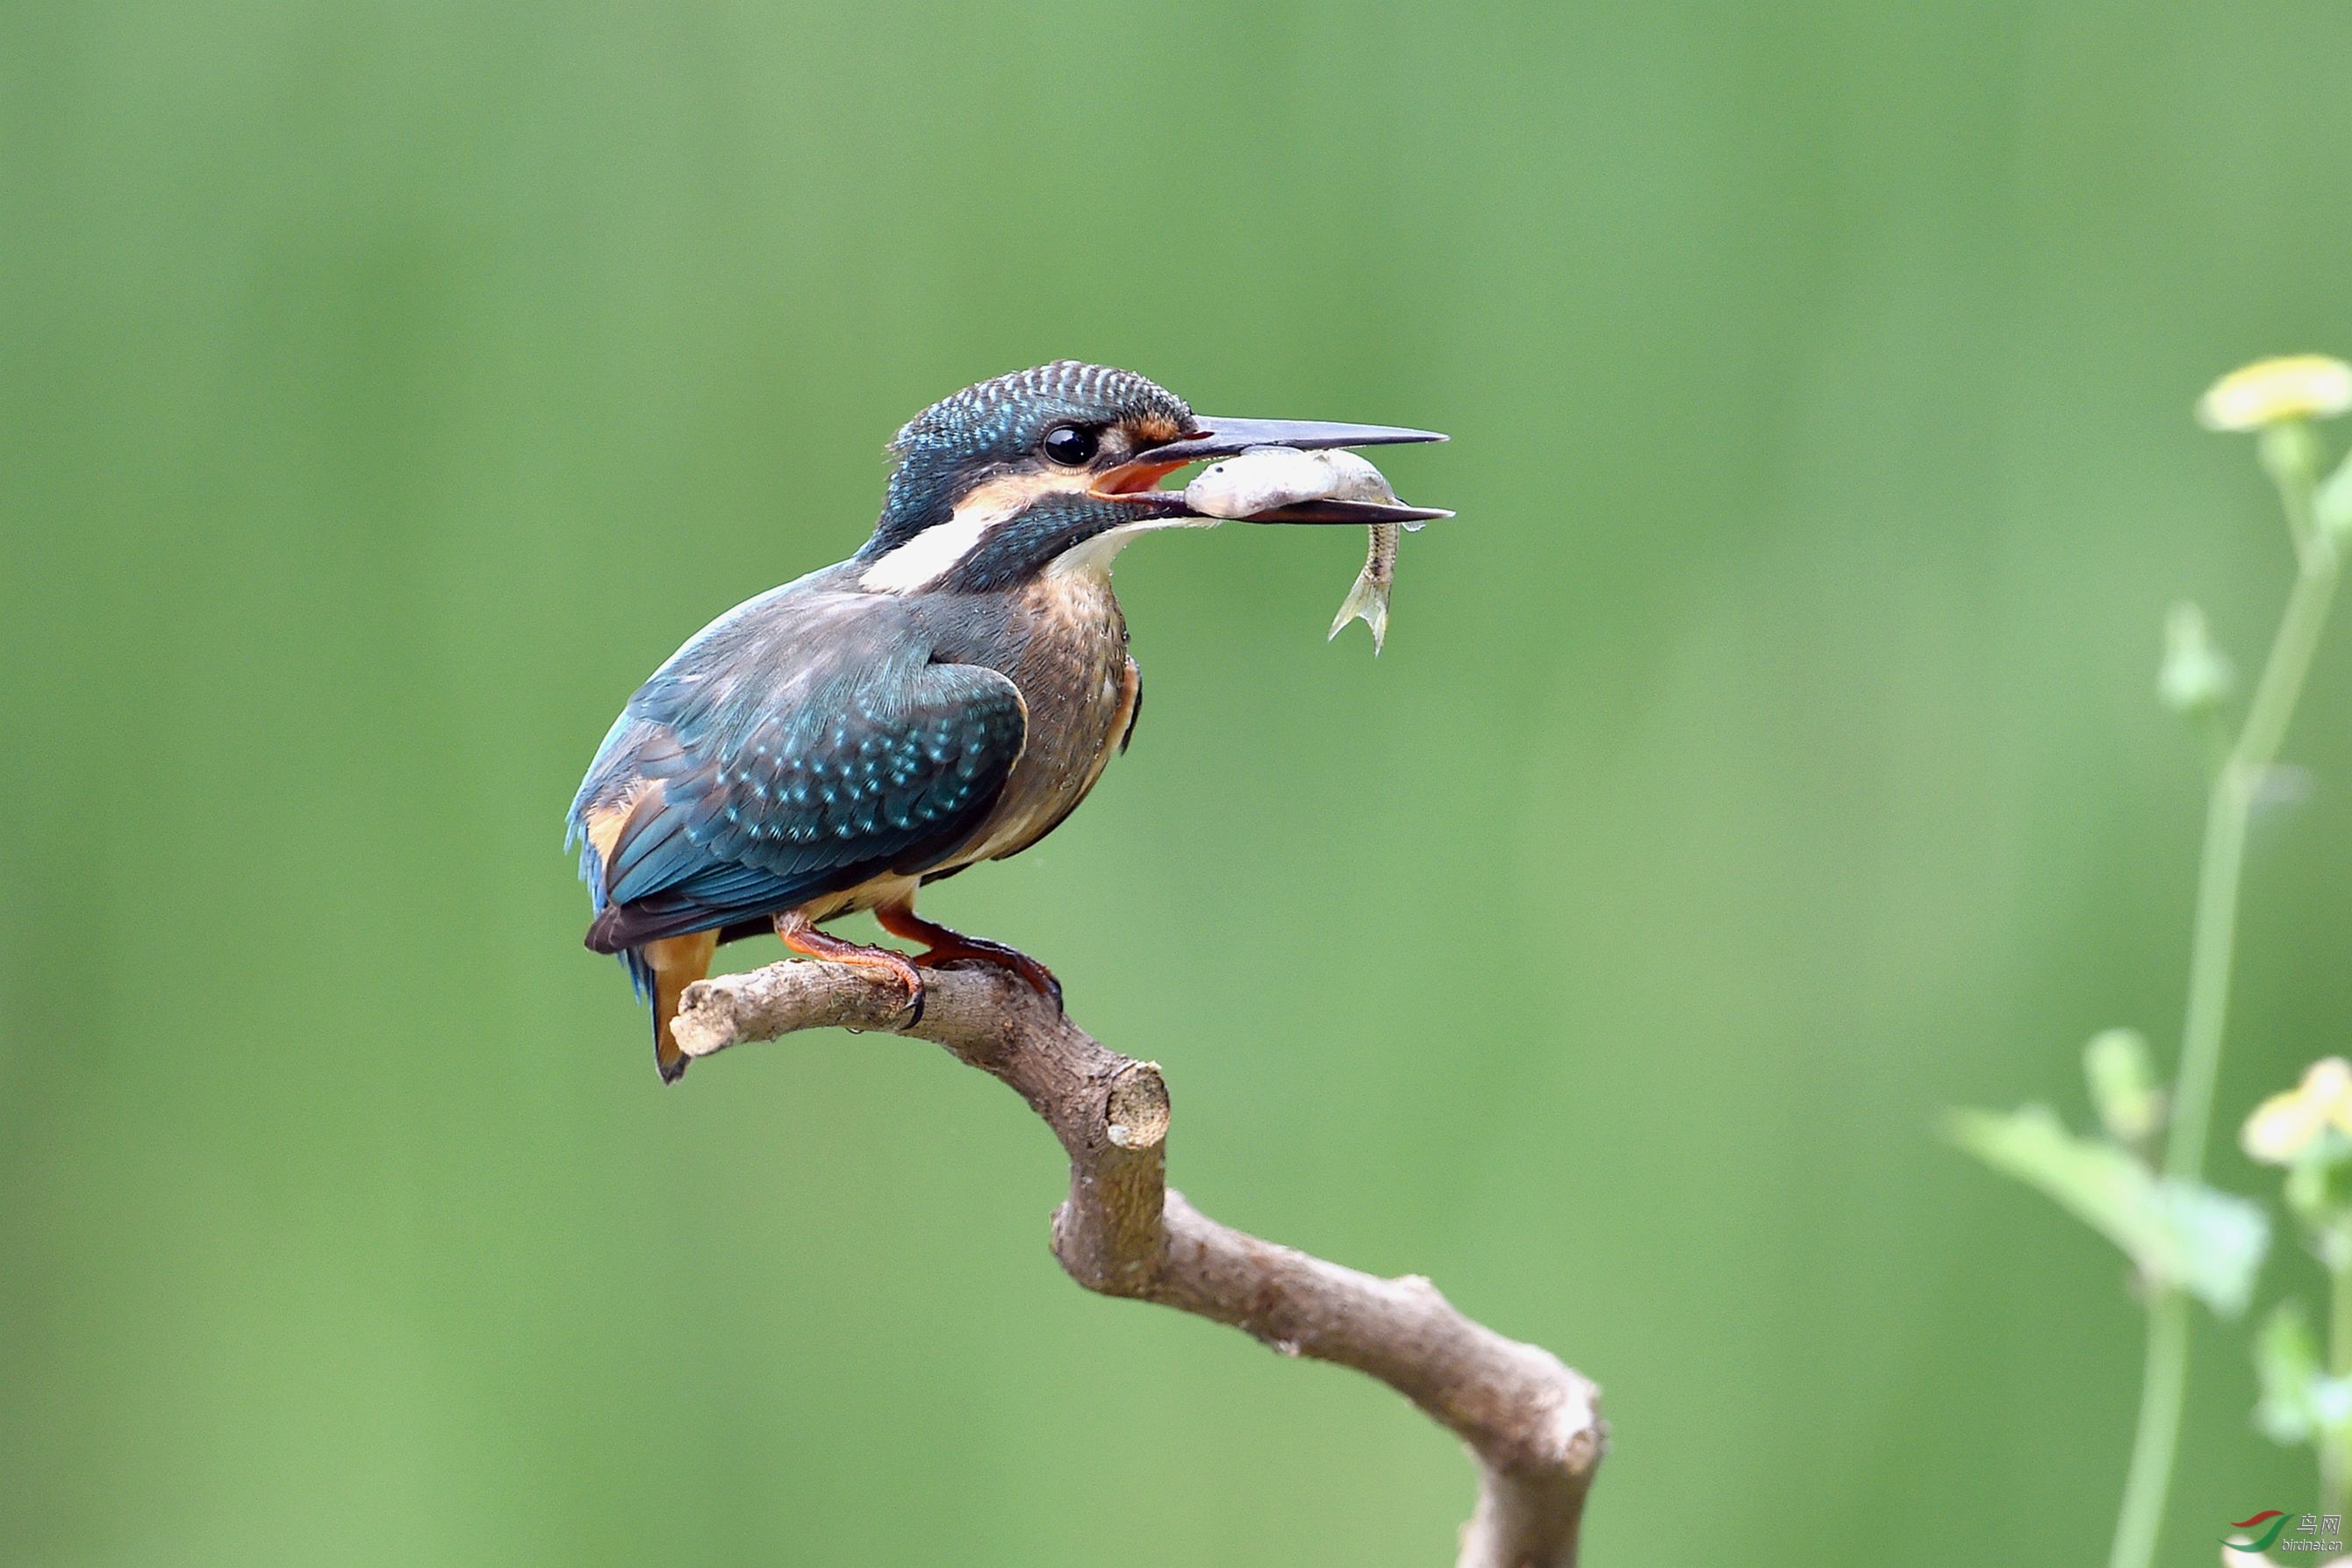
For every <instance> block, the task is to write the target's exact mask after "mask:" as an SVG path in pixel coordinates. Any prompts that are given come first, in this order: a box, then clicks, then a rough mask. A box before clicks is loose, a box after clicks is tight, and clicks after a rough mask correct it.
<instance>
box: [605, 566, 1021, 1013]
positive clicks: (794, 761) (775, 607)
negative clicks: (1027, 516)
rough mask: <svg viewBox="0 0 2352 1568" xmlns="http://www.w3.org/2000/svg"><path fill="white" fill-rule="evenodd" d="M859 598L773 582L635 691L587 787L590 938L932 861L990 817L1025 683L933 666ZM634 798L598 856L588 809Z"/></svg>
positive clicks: (668, 928) (739, 910)
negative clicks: (592, 913) (775, 587)
mask: <svg viewBox="0 0 2352 1568" xmlns="http://www.w3.org/2000/svg"><path fill="white" fill-rule="evenodd" d="M796 590H800V591H799V592H795V591H796ZM845 601H849V602H845ZM893 608H894V607H892V606H890V605H889V603H888V601H877V600H876V599H875V598H873V597H871V596H866V595H859V596H856V600H855V601H850V596H847V595H842V594H828V593H816V592H812V591H806V590H803V585H801V584H791V585H787V587H786V588H784V589H782V590H778V591H775V592H773V593H771V594H768V595H764V596H762V597H761V599H758V600H754V601H751V603H750V604H748V605H745V606H742V607H740V609H738V610H736V611H733V612H730V613H729V614H728V615H726V616H722V617H721V618H720V619H719V621H717V622H713V623H712V624H711V626H710V627H709V628H707V629H706V630H705V631H704V632H702V633H700V634H699V635H698V636H697V637H696V638H695V639H694V640H693V641H691V642H689V643H688V644H687V645H686V647H684V648H682V649H680V650H679V651H678V653H677V655H675V656H674V657H673V658H672V659H671V660H670V661H669V663H668V664H665V665H664V666H663V667H662V669H661V671H660V672H659V673H657V674H656V675H655V676H654V678H653V679H652V680H650V681H648V682H647V683H646V685H645V686H644V687H643V688H641V689H640V690H639V691H638V693H637V695H635V697H634V698H632V699H631V700H630V703H629V706H628V708H627V710H626V711H625V713H624V714H623V715H622V718H621V721H620V722H619V723H618V724H616V725H614V727H613V730H612V732H611V733H610V734H609V735H608V736H607V737H605V741H604V747H603V748H602V749H601V750H600V751H599V752H598V754H597V758H596V761H595V763H594V764H593V766H592V767H591V768H590V769H589V773H588V777H587V779H585V780H583V783H582V785H581V789H580V793H579V796H578V798H577V799H576V800H574V801H573V803H572V834H573V836H574V837H575V838H577V839H580V840H583V844H582V849H581V874H582V877H583V880H585V881H586V882H587V883H588V884H589V890H590V895H591V901H592V903H593V905H594V908H595V913H596V917H597V918H596V922H595V925H593V926H592V927H591V932H590V945H591V946H595V947H597V948H599V949H600V950H604V951H612V950H614V948H616V947H631V946H638V945H640V944H642V943H644V942H646V941H651V940H654V939H656V938H657V937H660V936H677V935H683V934H684V933H686V932H688V931H697V930H705V929H709V928H711V927H715V926H723V925H729V924H730V923H733V922H737V921H741V920H745V919H750V918H753V917H758V916H762V915H769V914H772V913H775V912H777V911H780V910H784V909H789V908H792V907H793V906H794V905H796V904H803V903H805V902H807V901H808V900H810V899H813V898H816V897H820V896H822V895H824V894H827V893H830V892H835V891H839V890H841V889H845V888H848V887H852V886H855V885H856V884H857V883H861V882H864V881H866V880H868V879H869V878H871V877H873V876H876V875H878V874H882V873H886V872H898V873H919V872H920V871H923V870H926V869H929V866H930V865H932V864H936V863H937V862H938V861H939V860H940V858H942V857H944V856H945V855H947V854H949V853H951V852H953V850H954V849H955V848H956V847H957V846H959V845H960V844H961V843H962V842H963V841H965V840H966V839H968V838H969V837H970V836H971V833H972V832H973V831H975V830H977V829H978V827H979V826H980V824H981V823H982V821H984V820H985V819H986V817H987V814H988V810H989V808H990V807H991V806H992V805H993V803H994V801H995V799H996V797H997V795H998V793H999V792H1000V791H1001V790H1002V789H1003V784H1004V779H1005V777H1006V775H1007V774H1009V773H1010V772H1011V770H1012V767H1013V761H1014V760H1015V759H1016V758H1018V757H1019V755H1020V752H1021V749H1022V744H1023V740H1024V736H1025V733H1026V728H1027V720H1026V715H1025V713H1024V709H1023V706H1022V703H1021V697H1020V694H1019V692H1018V691H1017V690H1016V689H1015V688H1014V686H1013V683H1012V682H1011V681H1010V680H1009V679H1007V678H1006V677H1005V676H1004V675H1003V674H999V673H998V672H996V671H994V670H991V669H985V668H982V667H980V666H976V665H970V664H933V663H931V662H930V660H929V643H928V641H927V640H926V639H923V638H921V637H920V636H919V634H916V633H915V632H914V629H913V628H912V627H911V625H910V624H908V622H906V621H905V619H904V617H903V615H902V614H894V612H893ZM622 810H626V812H627V815H626V820H625V822H624V823H623V824H622V825H621V826H620V829H619V831H618V832H617V834H616V835H607V840H606V854H600V853H599V852H598V850H597V847H596V843H595V842H594V837H595V835H594V834H592V832H591V831H590V829H591V826H592V823H593V822H595V821H598V820H600V818H601V817H603V816H604V815H605V814H615V815H616V814H618V813H619V812H620V811H622ZM607 825H608V826H609V822H608V823H607ZM607 854H608V855H609V861H608V860H607V858H606V857H607ZM640 967H641V966H640ZM633 976H634V970H633Z"/></svg>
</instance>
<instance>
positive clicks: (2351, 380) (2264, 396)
mask: <svg viewBox="0 0 2352 1568" xmlns="http://www.w3.org/2000/svg"><path fill="white" fill-rule="evenodd" d="M2347 409H2352V365H2347V364H2346V363H2345V362H2344V361H2341V360H2337V359H2332V358H2330V357H2329V356H2327V355H2326V354H2289V355H2287V356H2285V357H2284V358H2281V359H2275V360H2256V361H2254V362H2253V363H2252V364H2251V365H2245V366H2242V367H2241V368H2239V369H2237V370H2234V371H2231V372H2230V373H2229V374H2228V375H2226V376H2223V377H2222V378H2221V380H2220V381H2218V382H2214V383H2213V384H2212V385H2211V386H2210V387H2208V388H2207V389H2206V391H2205V395H2204V396H2203V397H2201V398H2200V399H2198V400H2197V419H2198V423H2201V424H2203V425H2204V426H2205V427H2206V428H2207V429H2208V430H2260V429H2262V428H2263V427H2264V426H2266V425H2273V424H2279V423H2284V422H2286V421H2289V420H2306V419H2331V418H2333V417H2335V416H2336V414H2339V413H2343V412H2344V411H2345V410H2347Z"/></svg>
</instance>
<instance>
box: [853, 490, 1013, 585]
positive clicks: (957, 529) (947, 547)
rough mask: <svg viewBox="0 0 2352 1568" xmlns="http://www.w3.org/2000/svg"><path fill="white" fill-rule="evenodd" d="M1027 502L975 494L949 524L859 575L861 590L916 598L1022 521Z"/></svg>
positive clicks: (912, 541) (1001, 495) (985, 492)
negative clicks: (1004, 529) (1018, 518)
mask: <svg viewBox="0 0 2352 1568" xmlns="http://www.w3.org/2000/svg"><path fill="white" fill-rule="evenodd" d="M1022 504H1023V499H1022V497H1018V496H1015V495H1012V494H1008V493H1005V492H1002V491H1000V492H997V493H995V494H991V493H990V492H989V491H988V490H985V489H982V490H980V491H977V492H975V493H974V494H973V495H972V496H971V497H970V498H968V499H967V500H966V501H965V502H964V504H963V505H962V506H961V507H957V508H956V510H955V513H954V515H953V516H951V517H949V518H948V520H947V521H946V522H944V523H934V524H933V525H932V526H931V527H929V528H925V529H924V530H923V531H922V532H921V533H919V534H917V535H916V536H915V537H914V538H910V539H908V541H907V542H906V543H905V544H902V545H900V546H899V547H898V549H894V550H891V551H890V552H889V553H888V554H887V555H885V556H883V557H882V558H881V559H879V560H877V561H876V562H875V563H874V564H873V565H872V566H869V567H867V568H866V570H864V571H863V572H861V573H859V574H858V578H857V585H858V586H859V587H860V588H863V589H866V591H869V592H873V593H913V592H915V591H917V590H919V589H924V588H929V586H930V585H931V584H932V583H934V582H937V581H938V580H940V578H942V577H945V576H946V575H947V574H948V573H949V572H950V571H952V570H955V565H956V562H958V561H960V560H962V559H964V558H965V557H967V556H969V555H971V552H972V551H974V550H976V549H979V548H980V545H981V541H982V540H983V539H985V538H988V536H989V535H990V534H991V533H992V532H993V531H994V530H995V529H996V528H1000V527H1002V526H1003V524H1004V523H1005V522H1007V521H1008V520H1010V519H1011V518H1013V517H1015V516H1017V515H1018V514H1019V512H1020V510H1021V507H1022Z"/></svg>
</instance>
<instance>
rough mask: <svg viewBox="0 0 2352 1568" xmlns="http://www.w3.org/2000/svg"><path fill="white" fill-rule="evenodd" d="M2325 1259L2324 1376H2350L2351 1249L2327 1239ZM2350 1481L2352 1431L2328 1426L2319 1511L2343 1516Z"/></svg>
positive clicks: (2323, 1431)
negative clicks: (2326, 1294)
mask: <svg viewBox="0 0 2352 1568" xmlns="http://www.w3.org/2000/svg"><path fill="white" fill-rule="evenodd" d="M2330 1242H2331V1245H2330V1248H2329V1251H2328V1255H2327V1283H2328V1298H2327V1308H2328V1310H2327V1372H2328V1375H2329V1376H2331V1377H2339V1378H2340V1377H2342V1376H2344V1375H2346V1374H2347V1373H2352V1249H2347V1248H2346V1247H2345V1246H2344V1245H2343V1239H2342V1238H2341V1237H2335V1238H2331V1239H2330ZM2347 1478H2352V1431H2347V1429H2346V1428H2345V1427H2344V1426H2343V1425H2342V1424H2341V1423H2339V1422H2330V1423H2328V1424H2327V1425H2326V1426H2324V1427H2321V1428H2320V1434H2319V1511H2320V1512H2322V1513H2333V1514H2337V1515H2341V1514H2342V1513H2343V1512H2344V1497H2345V1482H2346V1480H2347Z"/></svg>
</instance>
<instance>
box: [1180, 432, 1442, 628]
mask: <svg viewBox="0 0 2352 1568" xmlns="http://www.w3.org/2000/svg"><path fill="white" fill-rule="evenodd" d="M1184 501H1185V504H1186V505H1187V506H1189V507H1192V509H1193V510H1194V511H1196V512H1199V513H1200V514H1201V515H1202V516H1203V517H1255V515H1256V514H1258V513H1260V512H1267V511H1272V510H1273V509H1274V508H1275V507H1290V506H1296V505H1297V504H1298V503H1299V502H1302V501H1378V502H1381V503H1383V504H1384V505H1387V506H1391V507H1393V506H1397V505H1399V504H1400V503H1399V502H1398V500H1397V493H1396V491H1395V490H1393V489H1391V487H1390V486H1389V482H1388V479H1387V477H1386V476H1383V475H1382V474H1381V471H1380V470H1379V469H1378V468H1375V467H1373V466H1372V465H1371V464H1370V461H1368V460H1367V459H1365V458H1363V457H1361V456H1360V455H1357V454H1355V453H1353V452H1349V451H1344V450H1341V449H1338V448H1333V449H1330V450H1326V451H1318V452H1301V451H1299V450H1298V449H1297V447H1293V446H1253V447H1251V448H1250V449H1249V450H1248V451H1246V452H1244V453H1241V454H1240V455H1237V456H1233V457H1228V458H1226V459H1225V460H1224V461H1223V462H1222V463H1213V464H1211V465H1209V466H1208V467H1206V468H1204V469H1202V471H1201V474H1200V476H1199V477H1198V478H1196V479H1194V480H1193V481H1192V483H1191V484H1190V485H1188V486H1185V487H1184ZM1414 526H1415V527H1416V528H1417V527H1419V525H1418V524H1415V525H1414ZM1366 531H1367V532H1368V533H1370V536H1371V545H1370V550H1369V551H1368V553H1367V554H1366V555H1365V557H1364V570H1362V571H1360V572H1359V573H1357V575H1356V582H1355V586H1354V587H1352V588H1350V589H1349V590H1348V597H1347V599H1346V600H1345V601H1342V602H1341V604H1340V606H1339V619H1338V620H1336V621H1334V622H1331V633H1330V634H1331V636H1332V637H1337V636H1338V635H1339V632H1340V630H1341V628H1343V627H1345V626H1346V625H1347V624H1348V622H1350V621H1359V620H1360V621H1361V622H1363V623H1364V624H1365V625H1367V626H1369V627H1370V628H1371V631H1372V652H1373V653H1375V654H1378V653H1380V651H1381V643H1384V642H1386V641H1387V638H1388V630H1389V591H1390V589H1391V587H1392V586H1393V585H1394V583H1395V581H1396V559H1397V525H1396V524H1394V523H1374V524H1371V525H1370V528H1368V529H1367V530H1366ZM1328 640H1329V639H1328V638H1327V639H1326V641H1328Z"/></svg>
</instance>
